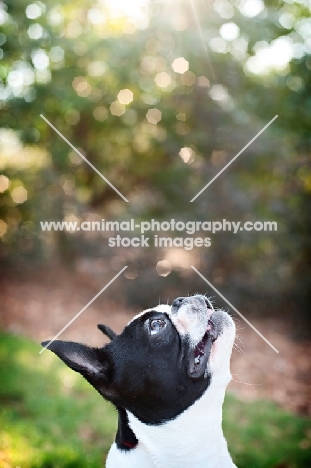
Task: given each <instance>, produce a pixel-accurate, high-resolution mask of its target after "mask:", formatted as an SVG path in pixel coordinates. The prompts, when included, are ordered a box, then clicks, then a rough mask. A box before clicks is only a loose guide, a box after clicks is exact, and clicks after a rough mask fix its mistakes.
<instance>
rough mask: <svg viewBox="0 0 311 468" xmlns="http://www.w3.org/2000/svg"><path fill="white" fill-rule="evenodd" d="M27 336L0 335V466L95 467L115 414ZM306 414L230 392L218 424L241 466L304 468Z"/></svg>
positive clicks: (105, 448) (112, 429)
mask: <svg viewBox="0 0 311 468" xmlns="http://www.w3.org/2000/svg"><path fill="white" fill-rule="evenodd" d="M38 351H39V349H38V345H36V344H34V343H33V342H32V341H30V340H27V339H25V338H20V337H16V336H12V335H1V336H0V364H1V365H0V403H1V405H0V408H1V409H0V455H1V463H3V465H1V466H4V467H10V466H21V467H23V468H30V467H31V468H39V467H40V468H43V467H44V468H49V467H53V468H56V467H57V468H65V467H66V468H69V467H79V468H80V467H81V468H82V467H93V468H95V467H96V468H97V467H101V466H103V461H104V459H105V457H106V454H107V451H108V449H109V447H110V445H111V443H112V441H113V440H114V436H115V433H116V424H117V414H116V412H115V411H114V409H113V408H112V406H111V405H110V404H108V403H107V402H106V401H105V400H104V399H103V398H102V397H101V396H100V395H99V394H97V392H95V390H94V389H92V388H91V386H90V385H89V384H88V383H87V382H86V381H84V380H83V379H82V377H81V376H80V375H78V374H76V373H74V372H73V371H71V370H70V369H68V368H67V367H65V366H64V364H63V363H61V362H60V361H59V360H57V358H56V357H55V356H54V355H53V354H52V353H49V352H45V353H44V354H42V355H39V353H38ZM310 430H311V426H310V420H308V419H306V418H302V417H298V416H294V415H291V414H288V413H286V412H285V411H284V410H281V409H280V408H278V407H277V406H276V405H274V404H272V403H268V402H260V403H259V402H252V403H251V402H248V403H246V402H243V403H242V402H241V401H239V400H238V399H236V398H235V397H233V396H232V395H228V396H227V398H226V401H225V406H224V431H225V435H226V437H227V439H228V444H229V449H230V452H231V453H232V456H233V458H234V460H235V462H236V463H237V466H239V468H249V467H252V468H257V467H258V468H277V467H280V466H284V467H286V468H307V467H309V466H310V463H311V454H310Z"/></svg>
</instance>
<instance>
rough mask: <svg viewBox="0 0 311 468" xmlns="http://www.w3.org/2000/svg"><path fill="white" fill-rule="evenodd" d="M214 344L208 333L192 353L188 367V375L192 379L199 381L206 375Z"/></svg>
mask: <svg viewBox="0 0 311 468" xmlns="http://www.w3.org/2000/svg"><path fill="white" fill-rule="evenodd" d="M212 344H213V341H212V337H211V336H210V334H208V333H206V334H205V335H204V336H203V338H202V340H201V341H200V342H199V343H198V344H197V346H196V347H195V348H194V350H193V351H191V354H190V359H189V365H188V375H189V376H190V377H191V378H193V379H198V378H200V377H202V375H203V374H204V372H205V370H206V366H207V361H208V358H209V355H210V352H211V348H212Z"/></svg>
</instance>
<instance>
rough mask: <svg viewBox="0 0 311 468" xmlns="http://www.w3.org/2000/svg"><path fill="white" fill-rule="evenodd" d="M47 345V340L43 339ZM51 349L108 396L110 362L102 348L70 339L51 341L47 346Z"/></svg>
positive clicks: (110, 379)
mask: <svg viewBox="0 0 311 468" xmlns="http://www.w3.org/2000/svg"><path fill="white" fill-rule="evenodd" d="M41 344H42V346H44V347H45V346H47V345H48V344H49V341H43V342H42V343H41ZM47 349H49V350H50V351H53V353H55V354H56V355H57V356H58V357H59V358H60V359H61V360H62V361H64V363H65V364H67V366H68V367H70V368H71V369H73V370H74V371H76V372H79V373H80V374H82V375H83V377H85V378H86V380H87V381H88V382H90V384H91V385H93V387H95V388H96V390H98V391H99V392H100V393H101V394H102V395H103V396H105V397H106V398H109V395H108V393H107V392H108V388H109V384H110V383H111V381H112V374H113V371H112V363H111V360H110V358H109V356H108V354H107V352H106V351H105V349H104V348H92V347H90V346H86V345H83V344H80V343H74V342H71V341H58V340H56V341H52V343H50V345H49V347H48V348H47Z"/></svg>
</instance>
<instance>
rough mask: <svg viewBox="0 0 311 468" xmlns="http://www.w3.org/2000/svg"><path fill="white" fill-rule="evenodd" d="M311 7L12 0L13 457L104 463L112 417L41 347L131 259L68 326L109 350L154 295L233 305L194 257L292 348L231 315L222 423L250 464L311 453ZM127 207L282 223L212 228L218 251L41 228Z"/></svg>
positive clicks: (282, 465)
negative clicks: (114, 336) (107, 331)
mask: <svg viewBox="0 0 311 468" xmlns="http://www.w3.org/2000/svg"><path fill="white" fill-rule="evenodd" d="M310 9H311V6H310V2H309V0H286V1H285V2H278V1H274V0H273V1H269V0H267V1H265V2H264V1H263V0H230V1H229V0H214V1H213V0H171V1H162V0H158V1H155V0H131V1H126V0H98V1H92V2H91V1H88V0H80V1H79V2H75V3H72V2H69V1H66V0H65V1H62V2H55V1H52V0H46V1H45V2H40V1H34V2H31V1H29V0H28V1H24V0H19V1H17V2H4V3H2V2H1V3H0V28H1V32H0V47H1V48H0V57H1V62H0V78H1V83H0V99H1V113H0V262H1V270H0V325H1V328H2V333H1V335H0V336H1V341H0V359H1V370H0V372H1V378H0V403H1V408H2V409H1V413H0V415H1V416H0V417H1V423H0V426H1V429H0V465H1V463H3V466H4V467H11V466H12V467H13V466H14V467H16V466H21V467H23V468H24V467H26V468H27V467H65V466H66V467H67V466H68V467H69V466H73V467H77V466H81V467H83V466H94V467H99V466H101V465H102V463H103V460H104V458H105V454H106V451H107V449H108V448H109V444H110V443H111V441H112V440H113V437H114V430H115V414H114V412H113V410H112V409H111V408H110V407H109V405H105V404H104V403H103V402H102V401H101V399H100V398H99V397H97V395H93V392H92V390H90V389H88V387H87V385H84V383H82V382H80V380H79V379H78V378H76V376H75V375H74V374H73V373H72V372H71V371H69V370H67V369H63V366H62V365H61V364H59V363H57V362H56V359H54V358H53V356H51V355H50V354H51V353H49V352H45V353H43V354H42V356H41V355H40V356H39V354H38V351H39V350H40V347H39V345H38V343H39V341H40V340H41V339H47V338H52V337H53V336H54V335H55V334H56V333H57V332H58V331H59V330H60V329H61V328H62V327H63V326H64V325H65V324H66V323H67V322H68V321H69V320H70V319H71V318H72V317H73V316H75V314H76V313H78V312H79V311H80V310H81V309H82V307H84V306H85V305H86V304H87V303H88V302H89V301H90V300H91V299H92V298H93V297H94V296H95V294H96V293H97V292H98V291H99V290H100V289H101V288H103V287H104V286H105V284H107V283H108V281H110V280H111V279H112V278H113V276H115V275H116V274H117V273H118V272H119V271H120V270H121V269H122V268H123V267H124V266H125V265H128V269H127V270H126V271H125V272H124V274H123V275H122V276H120V277H119V278H118V279H117V280H116V281H115V282H114V283H113V284H112V285H111V286H110V287H109V288H108V289H107V290H106V291H105V292H104V293H103V294H102V295H101V296H100V297H99V298H98V299H97V300H96V301H95V302H94V303H93V304H92V305H91V306H90V308H89V309H88V310H87V311H86V312H85V313H84V314H83V315H81V317H79V319H78V320H77V321H76V322H74V323H73V324H72V325H71V326H70V327H69V328H68V329H67V330H66V331H65V332H64V334H63V336H62V338H63V339H75V340H80V341H84V342H87V343H89V344H97V345H100V344H102V342H103V341H102V340H103V338H102V337H101V335H100V334H99V332H98V331H96V324H97V323H100V322H104V323H107V324H109V325H110V326H111V327H112V328H115V329H116V331H121V330H122V327H123V326H124V325H125V324H126V323H127V321H128V320H129V319H130V317H131V316H132V315H133V314H134V313H137V312H138V311H140V310H142V309H143V308H146V307H150V306H152V305H154V304H157V303H158V302H159V301H160V302H167V301H168V302H170V301H172V300H173V299H174V298H175V297H177V296H181V295H187V294H193V293H196V292H200V293H203V294H207V295H208V296H211V297H212V298H213V300H214V303H215V306H218V307H227V304H226V303H225V302H223V301H222V300H221V299H220V297H218V296H217V295H216V293H215V292H214V291H212V290H211V289H210V288H209V287H208V286H207V284H206V283H204V282H203V280H202V279H201V278H200V277H199V276H198V275H197V274H195V273H194V271H193V270H192V269H191V268H190V266H191V265H194V266H196V268H198V270H199V271H201V273H202V274H203V275H204V276H206V278H207V279H208V280H209V281H211V282H212V283H213V284H214V285H215V287H216V288H218V289H219V291H220V292H221V293H222V294H223V295H224V296H225V297H227V299H228V300H229V301H230V302H231V303H232V304H234V305H235V307H236V308H237V309H239V310H240V311H241V312H242V313H243V314H244V315H245V316H246V317H247V318H248V319H249V320H251V321H252V323H254V324H255V325H256V326H257V327H258V329H259V330H260V331H261V332H262V333H263V334H264V335H265V336H266V337H267V338H268V339H269V340H270V341H271V342H272V343H273V344H274V346H276V348H278V349H279V351H280V353H279V354H278V355H277V354H276V353H275V352H274V351H273V350H272V349H271V348H269V347H268V346H267V345H266V343H264V342H263V341H262V340H261V339H260V338H259V337H258V336H257V335H256V334H255V333H254V332H253V331H252V330H251V329H250V328H249V327H248V326H247V325H246V324H245V323H244V322H243V320H242V319H240V318H239V317H238V316H236V314H234V312H233V311H231V312H232V313H233V315H234V317H235V319H236V322H237V328H238V339H237V341H236V349H235V350H234V352H233V362H232V367H233V371H232V372H233V377H234V379H235V380H236V382H233V383H231V384H230V386H229V392H230V395H229V397H228V401H227V402H226V407H225V430H226V436H227V438H228V440H229V446H230V449H231V452H232V453H233V456H234V459H235V461H236V463H238V464H239V466H240V467H248V468H250V467H254V468H256V467H257V466H258V467H278V468H288V467H291V468H295V467H310V466H311V425H310V419H309V417H310V414H311V403H310V402H311V391H310V375H311V362H310V351H311V344H310V329H311V315H310V294H311V279H310V262H311V242H310V224H311V217H310V209H311V204H310V198H311V196H310V195H311V164H310V149H311V148H310V147H311V130H310V129H311V127H310V125H311V79H310V73H311V55H310V54H311V22H310ZM40 114H43V115H44V116H45V117H46V118H47V119H48V120H49V121H50V122H51V123H52V124H53V125H55V127H56V128H57V129H58V130H59V131H60V132H61V133H62V134H63V135H64V136H65V137H66V138H67V139H68V140H69V141H70V142H71V143H72V144H73V145H74V146H75V147H76V148H78V149H79V151H81V152H82V154H84V155H85V156H86V157H87V158H88V160H89V161H90V162H91V163H92V164H93V165H94V166H95V167H96V168H97V169H98V170H99V171H100V172H101V173H102V174H103V175H104V176H105V177H106V178H107V179H108V180H109V181H110V182H111V183H112V184H113V185H114V186H115V187H116V188H117V189H118V190H119V191H120V192H121V193H122V194H123V195H124V196H125V197H126V198H127V199H128V200H129V203H126V202H125V201H124V200H123V199H122V198H121V197H120V196H119V195H118V194H117V193H116V192H115V191H114V190H113V189H112V188H111V187H110V186H109V185H108V184H107V183H105V182H104V181H103V179H102V178H101V177H99V175H98V174H96V172H95V171H94V170H93V169H92V168H90V167H89V166H88V165H87V164H86V163H85V162H84V161H83V159H82V158H81V157H80V156H79V155H77V153H76V152H75V151H73V149H72V148H70V147H69V146H68V145H67V144H66V143H65V142H64V141H63V140H62V139H61V138H60V137H59V136H58V135H57V134H56V133H55V132H54V130H52V129H51V128H50V127H49V125H48V124H47V123H46V122H45V121H44V120H43V119H42V118H41V117H40ZM275 115H278V118H277V119H276V120H275V121H274V122H273V124H272V125H271V126H270V127H269V128H268V129H267V130H266V131H265V132H264V133H263V134H262V135H261V136H260V137H259V138H258V139H257V140H256V141H255V142H254V143H253V144H252V145H251V146H250V147H249V148H247V150H246V151H245V152H244V153H243V154H242V155H241V156H240V157H239V158H238V159H237V160H236V161H235V162H234V163H233V164H232V165H231V166H230V168H228V169H227V170H226V171H225V173H224V174H222V175H221V176H220V177H219V178H218V179H217V180H216V181H215V182H214V183H213V184H212V185H211V186H210V187H209V188H208V189H207V190H206V191H204V192H203V193H202V194H201V195H200V196H199V197H198V198H197V199H196V200H195V201H194V202H193V203H190V202H189V201H190V200H191V199H192V198H193V197H194V196H195V195H196V194H197V193H198V191H199V190H201V188H202V187H203V186H204V185H205V184H206V183H207V182H208V181H209V180H211V179H212V178H213V177H214V176H215V175H216V174H217V173H218V172H219V171H220V170H221V169H222V168H223V167H224V166H225V165H226V164H227V163H228V162H229V161H230V160H231V159H232V158H233V157H234V156H235V155H236V154H237V153H238V152H239V151H240V150H241V149H242V148H243V147H244V146H245V145H246V144H247V143H248V142H249V141H250V140H251V139H252V138H253V137H254V136H255V135H256V134H257V133H258V132H259V131H260V130H261V129H262V128H263V127H264V126H265V125H266V124H267V123H268V122H269V121H270V120H271V119H272V118H273V117H274V116H275ZM131 218H135V219H136V220H137V221H143V220H150V218H154V219H157V220H159V221H161V220H170V219H172V218H173V219H176V220H180V221H184V222H186V221H205V220H208V221H216V220H217V221H219V220H220V221H221V220H222V219H227V220H231V221H241V222H244V221H254V222H255V221H258V220H259V221H266V220H268V221H276V222H277V223H278V230H277V232H256V231H252V232H245V231H243V232H239V233H238V234H235V235H234V234H233V233H232V232H219V233H217V234H214V235H213V234H211V235H210V233H204V232H203V233H197V235H198V236H200V235H201V236H202V237H205V236H206V235H208V236H209V237H210V238H211V247H209V248H202V247H201V248H194V249H192V250H185V249H182V248H167V249H155V248H152V247H150V248H111V247H109V246H108V237H110V236H111V235H112V234H111V233H108V234H107V233H105V232H91V231H87V232H81V231H80V232H75V233H73V232H60V231H59V232H52V231H51V232H46V231H45V232H42V231H41V228H40V222H41V221H63V220H64V221H81V220H87V221H99V220H101V219H106V220H111V221H113V220H114V221H124V220H129V219H131ZM115 234H118V233H117V232H116V233H115ZM121 234H122V233H121ZM123 235H126V236H128V235H129V234H128V233H123ZM132 235H133V236H134V235H137V233H132ZM164 235H165V236H166V237H167V236H169V235H176V233H175V234H174V233H172V234H170V233H168V232H165V233H164ZM178 236H179V237H180V234H178ZM185 236H187V235H186V234H185ZM228 310H229V309H228ZM94 393H95V392H94ZM258 402H260V404H258ZM100 411H102V412H101V413H100ZM99 414H100V417H99ZM91 415H92V417H91ZM237 421H238V424H237ZM237 426H238V427H237ZM65 435H66V437H65ZM65 439H66V440H65ZM85 454H87V456H86V455H85ZM1 466H2V465H1Z"/></svg>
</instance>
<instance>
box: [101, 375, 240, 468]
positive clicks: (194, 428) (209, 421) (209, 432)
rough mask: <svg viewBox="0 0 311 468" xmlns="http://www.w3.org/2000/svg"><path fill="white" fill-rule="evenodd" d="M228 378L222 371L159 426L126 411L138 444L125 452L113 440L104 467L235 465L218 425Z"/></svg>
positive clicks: (223, 467)
mask: <svg viewBox="0 0 311 468" xmlns="http://www.w3.org/2000/svg"><path fill="white" fill-rule="evenodd" d="M229 379H230V376H229V374H227V375H224V374H222V381H219V380H218V381H217V380H216V381H214V382H212V383H211V385H210V387H209V388H208V390H207V391H206V392H205V394H204V395H203V396H202V397H201V398H200V399H199V400H197V401H196V402H195V403H194V404H193V405H192V406H191V407H190V408H188V409H187V410H186V411H184V412H183V413H182V414H181V415H179V416H178V417H177V418H176V419H174V420H172V421H168V422H167V423H164V424H162V425H160V426H151V425H146V424H143V423H141V422H140V421H139V420H138V419H137V418H136V417H135V416H134V415H133V414H131V413H130V412H128V418H129V424H130V426H131V428H132V430H133V431H134V433H135V435H136V437H137V438H138V440H139V444H138V446H137V448H135V449H133V450H130V451H128V452H124V451H123V452H122V451H121V450H119V449H118V448H117V447H116V445H115V444H114V445H113V446H112V447H111V450H110V452H109V456H108V459H107V465H106V466H107V468H123V467H124V468H201V467H204V468H234V467H235V465H234V464H233V462H232V460H231V457H230V455H229V452H228V448H227V442H226V440H225V438H224V436H223V432H222V427H221V421H222V404H223V399H224V392H225V387H226V385H227V383H228V380H229Z"/></svg>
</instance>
